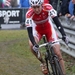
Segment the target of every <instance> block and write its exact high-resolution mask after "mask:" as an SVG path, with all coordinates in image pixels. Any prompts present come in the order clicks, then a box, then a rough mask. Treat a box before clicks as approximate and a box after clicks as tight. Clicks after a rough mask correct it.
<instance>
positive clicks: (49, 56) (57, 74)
mask: <svg viewBox="0 0 75 75" xmlns="http://www.w3.org/2000/svg"><path fill="white" fill-rule="evenodd" d="M60 40H61V39H59V40H57V41H54V42H47V40H46V37H45V36H43V41H44V44H41V45H39V47H43V46H45V48H46V53H45V61H46V64H47V69H48V72H49V73H48V75H51V72H50V70H49V64H50V65H51V69H52V73H53V75H63V72H62V69H61V66H60V64H59V60H58V57H57V56H56V54H55V53H54V49H53V44H54V43H56V42H58V41H60ZM38 54H39V52H38ZM48 61H49V62H48ZM57 68H58V70H57Z"/></svg>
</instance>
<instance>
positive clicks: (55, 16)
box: [49, 8, 66, 36]
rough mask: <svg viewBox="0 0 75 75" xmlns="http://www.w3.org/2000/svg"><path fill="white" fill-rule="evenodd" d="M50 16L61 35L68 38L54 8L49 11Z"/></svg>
mask: <svg viewBox="0 0 75 75" xmlns="http://www.w3.org/2000/svg"><path fill="white" fill-rule="evenodd" d="M49 15H50V16H51V17H52V19H53V21H54V23H55V25H56V26H57V28H58V30H59V31H60V33H61V34H62V36H66V34H65V32H64V29H63V27H62V25H61V23H60V21H59V19H58V17H57V12H56V10H54V9H53V8H51V9H50V11H49Z"/></svg>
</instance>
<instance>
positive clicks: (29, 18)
mask: <svg viewBox="0 0 75 75" xmlns="http://www.w3.org/2000/svg"><path fill="white" fill-rule="evenodd" d="M25 25H26V27H32V14H31V10H29V11H28V12H27V13H26V20H25Z"/></svg>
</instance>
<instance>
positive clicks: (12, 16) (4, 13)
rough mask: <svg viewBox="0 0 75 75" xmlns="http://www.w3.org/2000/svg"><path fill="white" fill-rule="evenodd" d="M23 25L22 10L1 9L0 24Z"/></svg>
mask: <svg viewBox="0 0 75 75" xmlns="http://www.w3.org/2000/svg"><path fill="white" fill-rule="evenodd" d="M19 23H22V9H17V8H16V9H15V8H13V9H12V8H11V9H9V8H8V9H6V8H5V9H4V8H3V9H0V24H19Z"/></svg>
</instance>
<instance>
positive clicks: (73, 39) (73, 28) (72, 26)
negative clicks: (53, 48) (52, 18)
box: [54, 16, 75, 57]
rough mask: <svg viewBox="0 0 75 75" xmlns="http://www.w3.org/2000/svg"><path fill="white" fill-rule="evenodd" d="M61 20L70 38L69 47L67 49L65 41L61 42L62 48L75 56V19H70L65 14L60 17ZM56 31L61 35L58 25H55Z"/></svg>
mask: <svg viewBox="0 0 75 75" xmlns="http://www.w3.org/2000/svg"><path fill="white" fill-rule="evenodd" d="M59 20H60V22H61V24H62V26H63V27H64V30H65V32H66V35H67V36H68V39H69V41H70V43H69V45H68V46H69V48H68V49H67V47H66V46H65V45H64V43H63V42H62V43H61V45H62V46H61V50H62V51H64V52H65V53H67V54H69V55H71V56H73V57H75V21H74V20H70V19H68V18H66V17H64V16H62V17H59ZM54 27H55V29H56V31H57V32H58V34H59V37H61V34H60V32H59V31H58V30H57V28H56V26H55V25H54Z"/></svg>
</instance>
